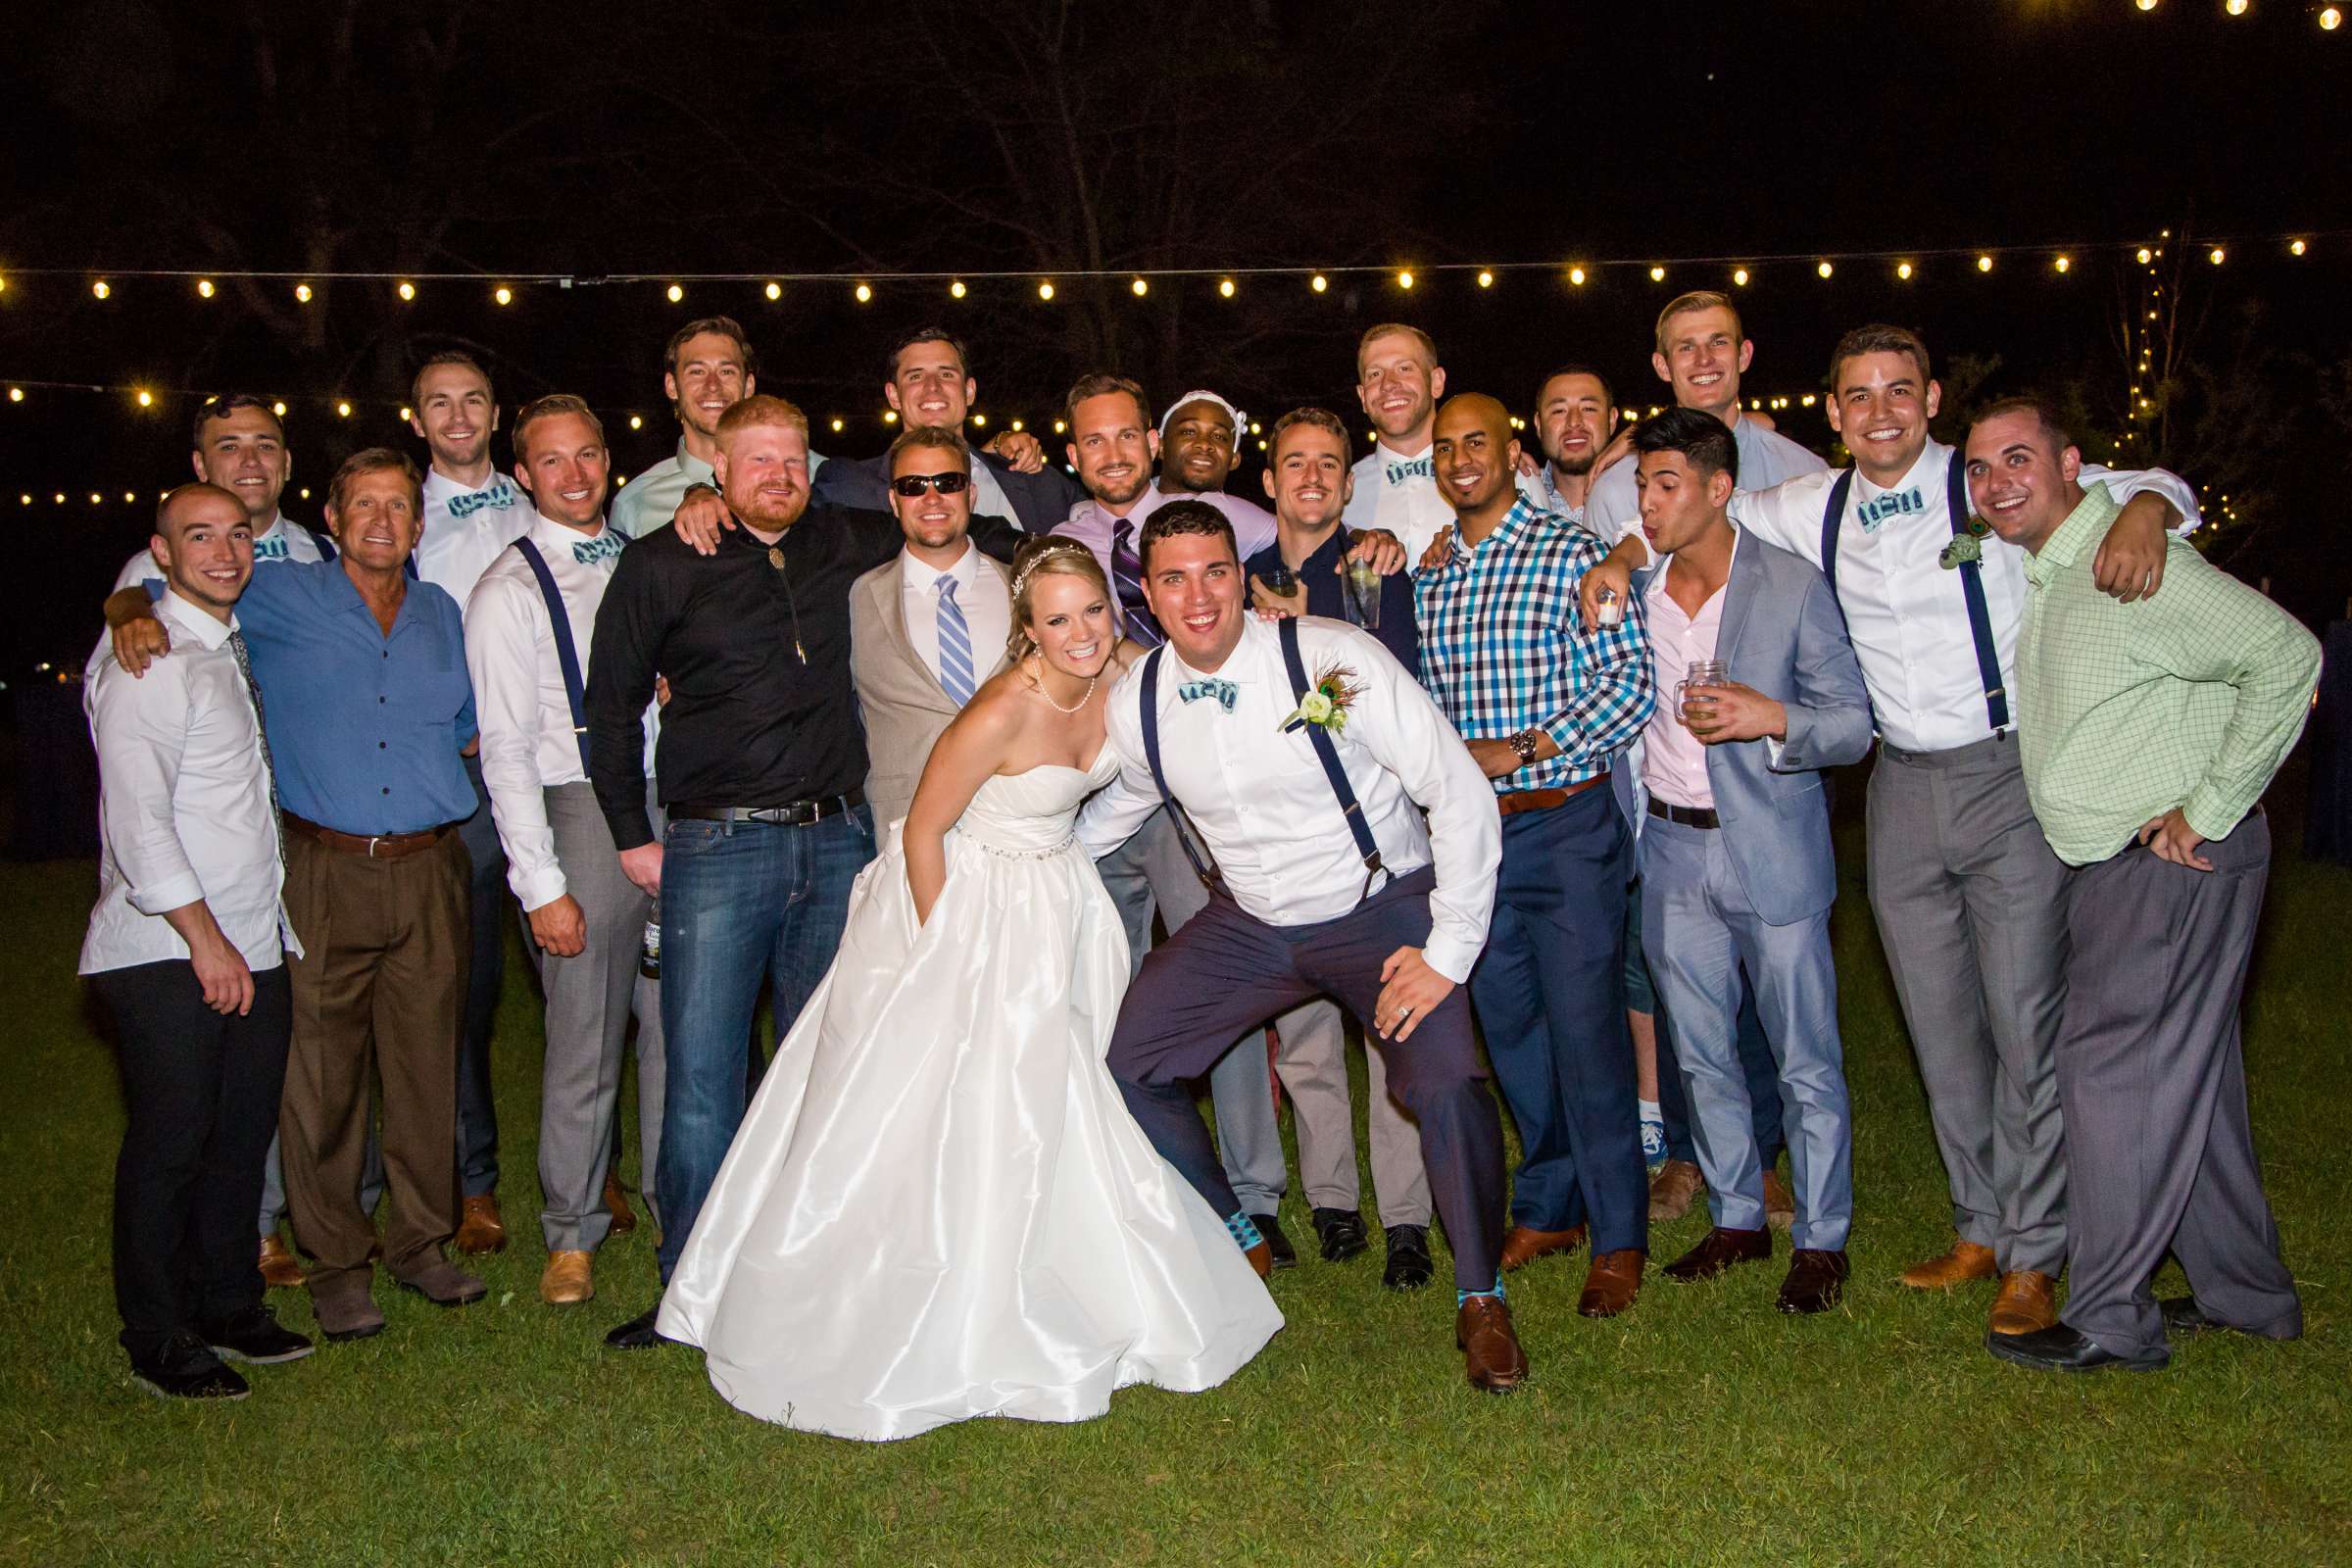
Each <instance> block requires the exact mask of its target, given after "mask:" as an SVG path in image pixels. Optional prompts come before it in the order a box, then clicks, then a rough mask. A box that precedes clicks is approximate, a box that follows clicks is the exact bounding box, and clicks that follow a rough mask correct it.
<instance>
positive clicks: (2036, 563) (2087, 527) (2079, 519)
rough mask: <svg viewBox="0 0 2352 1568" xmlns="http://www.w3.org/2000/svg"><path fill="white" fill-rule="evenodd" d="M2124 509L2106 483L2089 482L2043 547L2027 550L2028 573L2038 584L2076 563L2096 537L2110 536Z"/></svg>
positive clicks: (2042, 543) (2045, 540) (2044, 541)
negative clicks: (2072, 509) (2109, 530)
mask: <svg viewBox="0 0 2352 1568" xmlns="http://www.w3.org/2000/svg"><path fill="white" fill-rule="evenodd" d="M2122 510H2123V509H2122V508H2121V507H2118V506H2117V505H2116V504H2115V501H2114V499H2113V498H2112V497H2111V496H2110V495H2109V494H2108V493H2107V487H2106V486H2105V485H2103V484H2094V485H2089V486H2086V487H2085V488H2084V489H2083V492H2082V500H2081V501H2079V502H2077V503H2075V510H2074V511H2072V512H2070V513H2068V514H2067V515H2066V520H2065V521H2064V522H2062V523H2060V524H2059V525H2058V526H2057V528H2056V529H2055V530H2054V531H2053V532H2052V533H2051V534H2050V536H2049V537H2048V538H2047V539H2044V540H2043V541H2042V542H2041V549H2040V551H2039V552H2038V553H2036V552H2034V551H2028V552H2026V575H2027V577H2029V578H2030V579H2032V580H2033V581H2034V582H2035V583H2037V584H2038V583H2044V582H2047V581H2049V580H2050V579H2051V578H2052V577H2054V576H2056V575H2057V574H2058V573H2059V572H2061V571H2064V570H2065V569H2066V568H2067V567H2068V566H2071V565H2073V564H2075V562H2076V561H2077V560H2078V559H2080V558H2081V556H2082V551H2083V549H2084V548H2085V547H2086V546H2088V545H2089V544H2090V543H2091V542H2092V541H2093V540H2096V539H2104V538H2106V537H2107V529H2108V526H2109V524H2111V523H2113V522H2114V521H2115V515H2116V514H2117V513H2118V512H2121V511H2122ZM2143 618H2144V617H2143Z"/></svg>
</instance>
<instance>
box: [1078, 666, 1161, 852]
mask: <svg viewBox="0 0 2352 1568" xmlns="http://www.w3.org/2000/svg"><path fill="white" fill-rule="evenodd" d="M1138 667H1139V668H1140V667H1141V666H1140V664H1139V666H1138ZM1141 693H1142V679H1141V677H1140V676H1139V675H1138V674H1137V673H1136V671H1135V670H1133V669H1131V670H1129V671H1128V672H1127V673H1126V674H1125V675H1122V676H1121V677H1119V683H1118V684H1117V685H1116V686H1113V687H1112V688H1111V689H1110V697H1109V700H1108V701H1107V702H1106V703H1105V705H1104V717H1105V723H1104V725H1103V745H1105V746H1108V747H1110V748H1112V749H1113V751H1114V752H1115V753H1116V754H1117V756H1118V759H1119V771H1118V775H1117V776H1116V777H1115V778H1113V779H1112V780H1111V781H1110V782H1109V783H1108V784H1106V785H1104V786H1103V789H1102V790H1101V791H1099V792H1098V793H1097V794H1096V795H1095V797H1094V799H1092V800H1090V801H1088V802H1087V803H1086V806H1085V809H1082V810H1081V811H1079V813H1078V826H1077V828H1076V832H1077V834H1078V842H1079V844H1080V845H1081V846H1082V847H1083V848H1084V849H1085V850H1086V853H1087V855H1088V856H1089V857H1091V858H1094V859H1098V860H1100V859H1101V858H1103V857H1104V856H1105V855H1108V854H1109V853H1110V852H1111V851H1113V850H1115V849H1117V848H1118V847H1119V846H1120V845H1122V844H1124V843H1126V842H1127V841H1128V840H1129V839H1131V838H1133V837H1135V835H1136V832H1137V830H1138V829H1140V828H1142V826H1143V825H1144V823H1145V821H1146V820H1147V819H1149V818H1150V817H1151V815H1152V812H1153V811H1155V810H1157V809H1159V805H1160V801H1159V787H1158V786H1157V785H1156V784H1154V783H1152V765H1151V763H1150V762H1149V761H1147V760H1145V757H1144V745H1143V734H1142V732H1143V724H1142V720H1141V717H1140V716H1139V715H1140V714H1141V712H1142V710H1141V708H1140V707H1139V706H1138V703H1139V700H1140V697H1141Z"/></svg>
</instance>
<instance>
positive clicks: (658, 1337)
mask: <svg viewBox="0 0 2352 1568" xmlns="http://www.w3.org/2000/svg"><path fill="white" fill-rule="evenodd" d="M661 1315H662V1303H661V1302H659V1301H656V1302H655V1303H654V1304H653V1305H651V1306H649V1307H647V1308H646V1309H645V1310H644V1311H642V1312H640V1313H638V1314H637V1315H636V1316H635V1317H633V1318H631V1319H629V1320H628V1321H627V1322H626V1323H623V1324H622V1325H621V1326H620V1327H618V1328H616V1329H614V1330H613V1332H612V1333H610V1334H608V1335H606V1336H605V1346H606V1348H608V1349H613V1350H650V1349H652V1348H654V1347H655V1346H657V1345H675V1344H677V1343H678V1342H677V1341H676V1340H673V1339H671V1338H670V1337H669V1336H668V1335H666V1334H664V1333H662V1331H661V1330H660V1329H658V1328H655V1327H654V1319H656V1318H658V1317H660V1316H661Z"/></svg>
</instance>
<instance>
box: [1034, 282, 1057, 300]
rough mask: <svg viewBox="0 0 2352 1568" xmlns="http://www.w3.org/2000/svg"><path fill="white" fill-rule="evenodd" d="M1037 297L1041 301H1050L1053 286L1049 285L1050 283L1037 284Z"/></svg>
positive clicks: (1052, 295)
mask: <svg viewBox="0 0 2352 1568" xmlns="http://www.w3.org/2000/svg"><path fill="white" fill-rule="evenodd" d="M1037 297H1038V298H1039V299H1041V300H1050V299H1052V298H1053V297H1054V285H1053V284H1051V283H1040V284H1038V285H1037Z"/></svg>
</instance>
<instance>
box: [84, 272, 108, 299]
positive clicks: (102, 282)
mask: <svg viewBox="0 0 2352 1568" xmlns="http://www.w3.org/2000/svg"><path fill="white" fill-rule="evenodd" d="M90 292H91V293H92V294H95V295H96V296H97V297H98V298H100V299H104V298H106V297H107V296H108V295H109V294H112V293H113V292H114V290H113V289H112V288H110V287H109V286H108V285H107V281H106V279H105V278H103V277H102V278H100V279H99V280H98V281H97V282H95V283H92V284H91V285H90Z"/></svg>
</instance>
